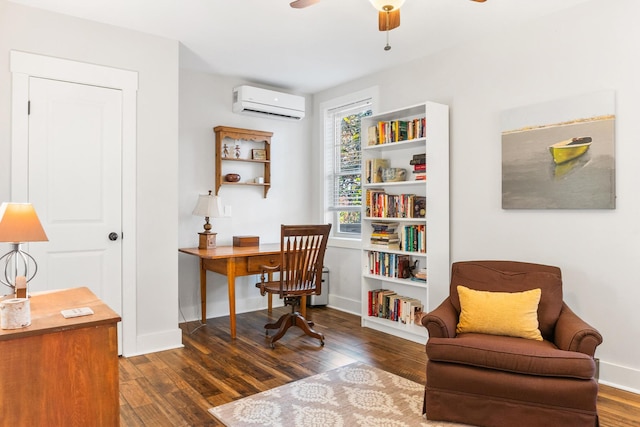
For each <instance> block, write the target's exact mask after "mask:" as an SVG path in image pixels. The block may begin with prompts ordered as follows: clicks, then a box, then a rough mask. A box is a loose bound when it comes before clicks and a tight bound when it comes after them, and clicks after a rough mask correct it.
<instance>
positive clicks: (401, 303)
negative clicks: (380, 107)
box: [361, 102, 450, 343]
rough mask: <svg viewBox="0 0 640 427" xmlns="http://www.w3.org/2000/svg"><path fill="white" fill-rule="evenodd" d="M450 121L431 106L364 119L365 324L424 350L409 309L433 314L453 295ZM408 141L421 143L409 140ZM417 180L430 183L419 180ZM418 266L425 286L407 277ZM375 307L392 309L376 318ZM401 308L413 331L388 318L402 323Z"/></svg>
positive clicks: (421, 333)
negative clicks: (390, 177) (386, 174)
mask: <svg viewBox="0 0 640 427" xmlns="http://www.w3.org/2000/svg"><path fill="white" fill-rule="evenodd" d="M448 115H449V108H448V106H446V105H442V104H437V103H432V102H426V103H424V104H419V105H415V106H410V107H407V108H401V109H398V110H394V111H390V112H386V113H383V114H378V115H374V116H370V117H366V118H364V119H362V132H363V135H365V134H366V135H367V138H366V143H367V144H369V145H367V146H364V147H363V148H362V157H363V159H362V161H363V174H362V182H363V183H364V184H363V207H362V212H361V213H362V248H361V252H362V254H361V255H362V277H361V281H362V286H361V292H362V315H361V318H362V322H361V323H362V326H365V327H369V328H373V329H377V330H380V331H383V332H386V333H390V334H394V335H397V336H400V337H402V338H405V339H409V340H412V341H415V342H419V343H424V342H426V339H427V333H426V329H425V328H424V327H422V326H421V325H415V324H412V323H411V321H412V319H413V315H412V314H413V311H415V309H414V308H412V306H411V305H412V304H413V306H414V307H415V306H416V305H417V306H418V307H420V306H422V309H423V310H431V309H433V308H434V306H433V305H434V304H437V303H439V302H440V301H441V300H442V299H444V297H446V295H447V294H448V289H449V270H450V264H449V118H448ZM409 127H410V128H411V129H410V130H409ZM382 133H384V135H385V136H384V138H385V140H387V141H390V140H398V141H397V142H386V143H383V144H380V143H378V142H379V140H380V135H381V134H382ZM406 134H411V135H414V136H417V137H416V138H413V139H409V140H404V138H403V135H406ZM364 143H365V142H363V144H364ZM419 164H426V166H419ZM385 168H391V169H405V171H406V173H405V174H404V177H405V180H404V181H392V182H389V181H388V182H380V181H381V178H380V177H381V176H382V173H381V169H385ZM420 168H426V170H420ZM414 170H415V171H416V172H417V173H414ZM417 175H426V179H420V180H416V179H415V176H417ZM427 182H428V185H427ZM425 212H426V213H425ZM396 215H398V216H399V217H396ZM422 215H424V217H422ZM412 216H415V217H412ZM381 241H382V244H372V242H375V243H380V242H381ZM416 262H417V266H416V269H415V270H414V271H413V273H415V272H416V271H420V270H422V271H424V270H426V275H427V279H426V282H421V281H415V280H411V279H410V278H407V277H406V276H407V270H408V266H409V265H410V266H414V264H415V263H416ZM370 263H371V266H370ZM379 273H380V274H379ZM372 301H377V302H378V303H379V304H382V305H384V304H387V305H389V304H392V305H393V307H392V308H389V306H387V307H386V308H385V310H384V311H379V312H378V313H377V315H375V314H374V315H370V314H371V313H372V306H371V304H375V302H372ZM390 301H391V302H390ZM431 301H433V303H431ZM402 307H405V313H404V314H405V317H404V319H405V321H407V319H411V320H408V322H409V323H403V322H401V321H396V320H389V319H387V318H386V317H385V316H392V317H396V318H398V316H402V314H403V313H402ZM396 310H397V312H396ZM409 313H411V315H410V316H409V317H406V315H407V314H409Z"/></svg>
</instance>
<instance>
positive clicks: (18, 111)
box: [10, 50, 138, 356]
mask: <svg viewBox="0 0 640 427" xmlns="http://www.w3.org/2000/svg"><path fill="white" fill-rule="evenodd" d="M10 64H11V65H10V71H11V80H12V81H11V89H12V96H11V113H12V114H11V200H12V201H28V188H29V182H28V181H29V175H28V165H29V149H28V145H29V117H28V115H27V114H25V112H27V110H28V100H29V78H30V77H41V78H45V79H51V80H60V81H66V82H71V83H79V84H86V85H92V86H100V87H105V88H110V89H118V90H121V91H122V354H123V355H124V356H128V355H134V354H137V324H136V318H137V317H136V307H137V302H136V299H137V298H136V288H137V286H136V274H137V269H136V264H137V263H136V260H137V257H136V236H137V235H136V208H135V207H136V195H137V191H136V143H137V140H136V127H137V112H136V108H137V101H136V98H137V90H138V73H137V72H135V71H129V70H121V69H117V68H111V67H105V66H101V65H94V64H88V63H84V62H78V61H72V60H67V59H61V58H54V57H49V56H44V55H38V54H32V53H27V52H20V51H15V50H12V51H11V52H10Z"/></svg>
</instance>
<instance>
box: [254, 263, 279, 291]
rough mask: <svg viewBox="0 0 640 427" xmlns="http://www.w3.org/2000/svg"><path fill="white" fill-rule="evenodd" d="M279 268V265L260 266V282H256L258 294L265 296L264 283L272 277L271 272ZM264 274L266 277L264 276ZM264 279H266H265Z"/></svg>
mask: <svg viewBox="0 0 640 427" xmlns="http://www.w3.org/2000/svg"><path fill="white" fill-rule="evenodd" d="M279 270H280V265H274V266H270V265H261V266H260V271H262V273H260V283H258V284H256V287H257V288H259V289H260V295H262V296H265V295H266V294H267V291H266V289H265V285H266V284H267V283H269V282H271V280H272V279H273V273H274V272H276V271H279ZM265 274H266V275H267V277H266V278H265ZM265 279H266V280H265Z"/></svg>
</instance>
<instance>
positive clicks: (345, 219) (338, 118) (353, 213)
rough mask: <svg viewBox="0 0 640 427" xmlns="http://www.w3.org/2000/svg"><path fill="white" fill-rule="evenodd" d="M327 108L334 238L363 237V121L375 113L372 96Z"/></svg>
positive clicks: (327, 160) (328, 181)
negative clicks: (361, 140)
mask: <svg viewBox="0 0 640 427" xmlns="http://www.w3.org/2000/svg"><path fill="white" fill-rule="evenodd" d="M334 105H335V106H333V107H329V108H326V109H325V110H324V146H325V176H326V184H325V186H326V188H325V194H326V196H327V197H326V202H325V215H326V217H327V220H328V221H329V222H331V223H332V224H333V227H332V234H333V236H334V237H344V238H357V239H359V238H360V229H361V222H360V209H361V204H362V186H361V182H360V167H361V151H360V135H361V132H360V120H361V119H362V117H366V116H370V115H371V114H372V109H371V105H372V97H371V96H366V97H360V99H356V100H354V101H351V102H343V103H340V104H334Z"/></svg>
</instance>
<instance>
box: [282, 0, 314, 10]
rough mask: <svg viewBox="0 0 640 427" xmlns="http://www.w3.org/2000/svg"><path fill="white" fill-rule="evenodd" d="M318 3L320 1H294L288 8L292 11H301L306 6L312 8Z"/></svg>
mask: <svg viewBox="0 0 640 427" xmlns="http://www.w3.org/2000/svg"><path fill="white" fill-rule="evenodd" d="M319 1H320V0H296V1H292V2H291V3H289V6H291V7H293V8H294V9H302V8H305V7H307V6H312V5H314V4H316V3H318V2H319Z"/></svg>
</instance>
